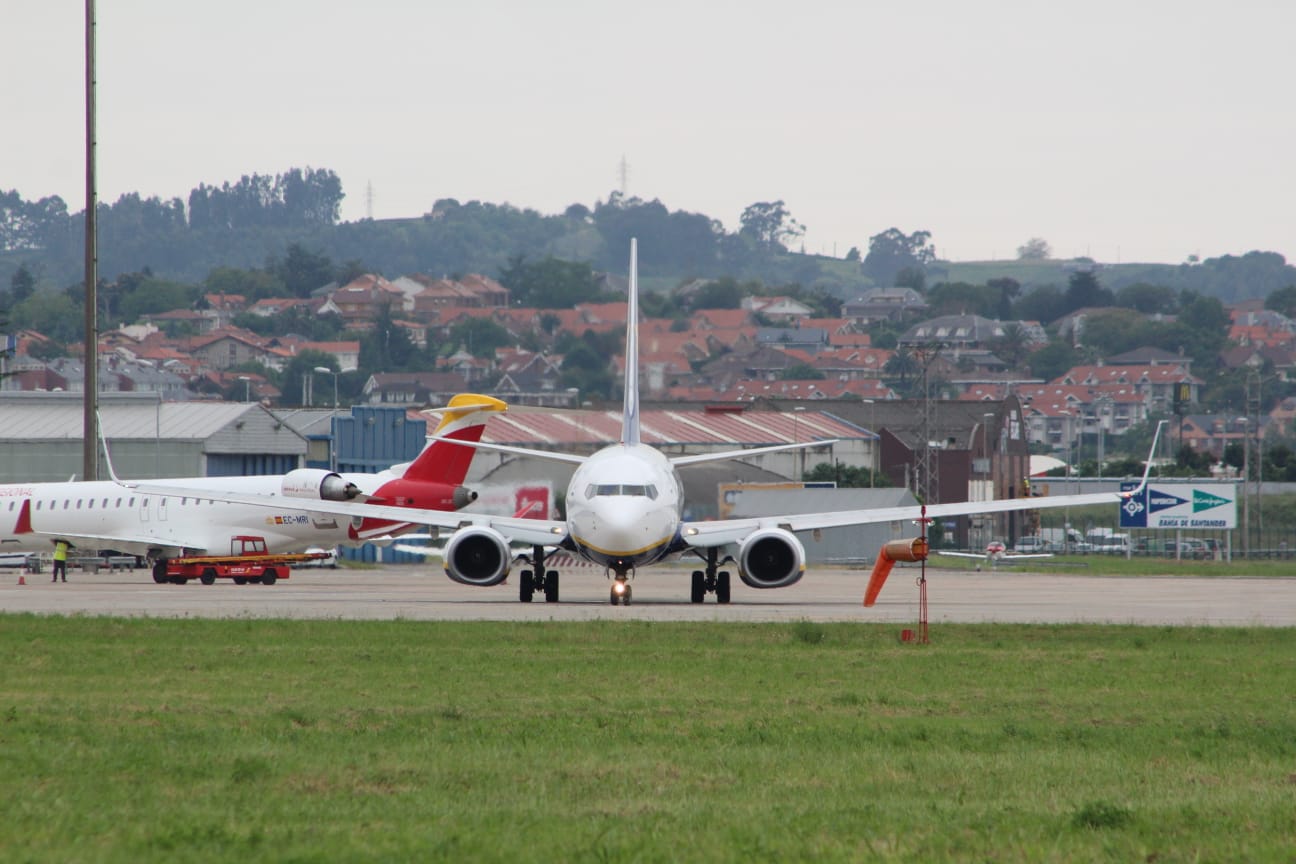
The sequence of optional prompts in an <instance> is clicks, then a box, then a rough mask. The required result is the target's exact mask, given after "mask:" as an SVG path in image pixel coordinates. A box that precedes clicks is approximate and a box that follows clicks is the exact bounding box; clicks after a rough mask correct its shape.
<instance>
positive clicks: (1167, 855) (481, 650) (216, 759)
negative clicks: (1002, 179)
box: [0, 615, 1296, 862]
mask: <svg viewBox="0 0 1296 864" xmlns="http://www.w3.org/2000/svg"><path fill="white" fill-rule="evenodd" d="M895 636H896V630H895V627H894V626H892V625H854V624H841V625H818V624H811V623H808V622H799V623H794V624H787V625H739V624H723V625H722V624H654V623H642V622H640V623H634V622H597V623H587V624H552V623H525V624H492V623H421V622H410V621H397V622H344V621H335V622H311V621H293V622H283V621H252V620H226V621H215V620H120V619H98V618H42V617H34V616H15V615H8V616H0V651H2V652H3V653H2V657H0V662H3V664H4V665H3V670H4V671H3V673H2V675H0V784H2V787H3V789H4V791H5V795H4V805H5V808H6V813H5V817H4V819H3V821H2V822H0V860H3V861H6V862H8V861H90V862H94V861H132V862H134V861H167V862H174V861H185V862H201V861H239V862H253V861H275V862H283V861H338V860H341V861H359V860H366V861H368V860H381V861H389V860H390V861H510V862H513V861H537V862H538V861H596V862H603V861H744V862H746V861H775V860H778V861H782V860H806V861H861V860H900V861H950V860H957V861H965V860H993V861H1030V862H1036V861H1094V860H1112V861H1157V862H1173V861H1290V860H1292V855H1293V850H1296V702H1294V697H1293V682H1296V631H1293V630H1291V629H1260V628H1250V629H1190V628H1185V629H1179V628H1133V627H1109V626H1051V627H1046V626H990V625H966V626H964V625H959V626H955V625H938V626H936V627H934V628H933V630H932V640H933V641H932V644H930V645H927V646H917V645H902V644H899V643H898V642H897V641H896V639H895Z"/></svg>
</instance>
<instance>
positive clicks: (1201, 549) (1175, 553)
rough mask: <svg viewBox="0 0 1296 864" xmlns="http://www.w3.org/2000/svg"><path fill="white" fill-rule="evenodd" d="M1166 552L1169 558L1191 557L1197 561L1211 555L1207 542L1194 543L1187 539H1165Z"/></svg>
mask: <svg viewBox="0 0 1296 864" xmlns="http://www.w3.org/2000/svg"><path fill="white" fill-rule="evenodd" d="M1198 542H1199V543H1200V542H1201V541H1198ZM1165 554H1166V557H1167V558H1176V557H1178V558H1190V559H1193V560H1197V561H1200V560H1201V559H1203V558H1209V557H1211V556H1210V550H1209V549H1207V548H1206V546H1205V544H1202V545H1193V544H1192V543H1189V542H1188V541H1187V540H1167V541H1165Z"/></svg>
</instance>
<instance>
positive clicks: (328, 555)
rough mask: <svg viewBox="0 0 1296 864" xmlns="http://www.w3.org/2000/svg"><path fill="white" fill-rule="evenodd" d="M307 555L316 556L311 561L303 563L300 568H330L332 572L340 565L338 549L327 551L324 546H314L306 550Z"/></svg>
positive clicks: (299, 565)
mask: <svg viewBox="0 0 1296 864" xmlns="http://www.w3.org/2000/svg"><path fill="white" fill-rule="evenodd" d="M306 554H307V555H313V556H315V557H314V558H312V559H311V560H309V561H303V562H302V563H300V564H298V565H297V566H298V567H328V568H329V569H330V570H336V569H337V565H338V554H337V550H336V549H325V548H323V547H322V546H312V547H310V548H309V549H307V550H306Z"/></svg>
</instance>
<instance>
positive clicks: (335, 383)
mask: <svg viewBox="0 0 1296 864" xmlns="http://www.w3.org/2000/svg"><path fill="white" fill-rule="evenodd" d="M315 371H316V372H326V373H328V374H329V375H332V376H333V410H335V411H336V410H337V407H338V380H337V379H338V373H336V372H334V371H333V370H332V369H329V368H328V367H327V366H316V367H315Z"/></svg>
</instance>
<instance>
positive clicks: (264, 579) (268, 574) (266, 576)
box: [261, 567, 279, 585]
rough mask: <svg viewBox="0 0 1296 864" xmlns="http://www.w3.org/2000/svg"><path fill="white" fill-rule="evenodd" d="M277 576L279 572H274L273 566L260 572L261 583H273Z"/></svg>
mask: <svg viewBox="0 0 1296 864" xmlns="http://www.w3.org/2000/svg"><path fill="white" fill-rule="evenodd" d="M278 578H279V574H278V573H276V572H275V569H274V568H273V567H271V568H270V569H269V570H267V571H265V572H264V573H262V574H261V584H262V585H273V584H274V583H275V580H277V579H278Z"/></svg>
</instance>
